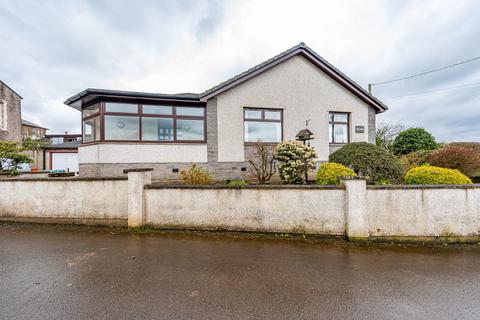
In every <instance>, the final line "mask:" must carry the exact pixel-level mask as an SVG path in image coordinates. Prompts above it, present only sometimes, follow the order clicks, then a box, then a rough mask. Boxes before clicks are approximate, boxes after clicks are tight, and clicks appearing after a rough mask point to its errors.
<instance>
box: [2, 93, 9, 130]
mask: <svg viewBox="0 0 480 320" xmlns="http://www.w3.org/2000/svg"><path fill="white" fill-rule="evenodd" d="M0 131H8V105H7V101H5V100H1V99H0Z"/></svg>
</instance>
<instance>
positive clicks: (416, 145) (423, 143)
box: [392, 128, 438, 155]
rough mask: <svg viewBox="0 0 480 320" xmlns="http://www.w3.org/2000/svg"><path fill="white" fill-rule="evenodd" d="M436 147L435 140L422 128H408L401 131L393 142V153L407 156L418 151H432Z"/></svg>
mask: <svg viewBox="0 0 480 320" xmlns="http://www.w3.org/2000/svg"><path fill="white" fill-rule="evenodd" d="M437 147H438V144H437V143H436V142H435V138H434V137H433V136H432V135H431V134H430V133H429V132H428V131H427V130H425V129H423V128H410V129H407V130H405V131H402V132H400V133H399V134H398V136H396V137H395V140H393V145H392V149H393V153H395V154H396V155H402V154H409V153H412V152H415V151H419V150H433V149H436V148H437Z"/></svg>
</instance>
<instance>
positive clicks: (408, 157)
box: [400, 150, 432, 172]
mask: <svg viewBox="0 0 480 320" xmlns="http://www.w3.org/2000/svg"><path fill="white" fill-rule="evenodd" d="M431 153H432V151H431V150H420V151H415V152H412V153H409V154H404V155H403V156H400V163H401V164H402V166H403V172H407V171H408V170H410V169H413V168H415V167H419V166H423V165H426V164H429V162H428V157H429V156H430V154H431Z"/></svg>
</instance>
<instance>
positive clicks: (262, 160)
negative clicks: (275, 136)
mask: <svg viewBox="0 0 480 320" xmlns="http://www.w3.org/2000/svg"><path fill="white" fill-rule="evenodd" d="M274 153H275V145H271V144H266V143H262V142H259V143H257V144H256V145H255V147H254V149H253V150H252V151H251V152H250V154H249V156H248V162H249V163H250V166H251V167H252V168H253V170H254V171H255V173H256V176H257V180H258V183H259V184H265V183H267V182H268V181H269V180H270V179H271V178H272V176H273V175H274V174H275V173H276V172H277V168H276V166H275V159H274V157H273V155H274Z"/></svg>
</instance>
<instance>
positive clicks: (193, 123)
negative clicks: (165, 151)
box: [177, 119, 205, 141]
mask: <svg viewBox="0 0 480 320" xmlns="http://www.w3.org/2000/svg"><path fill="white" fill-rule="evenodd" d="M204 136H205V134H204V122H203V120H185V119H177V140H184V141H197V140H200V141H201V140H203V139H204Z"/></svg>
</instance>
